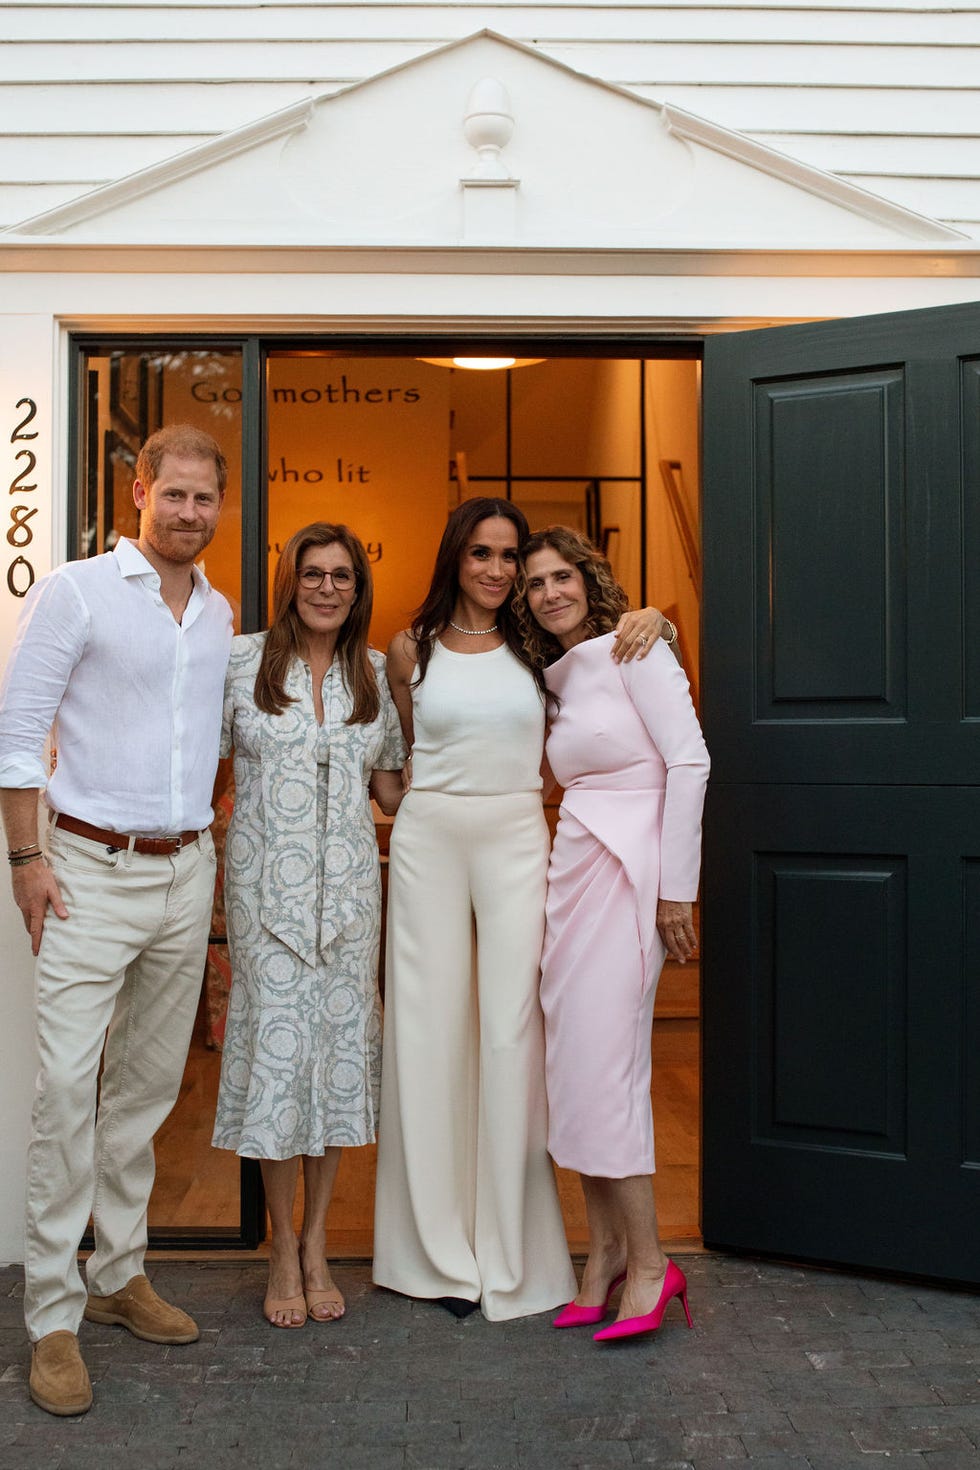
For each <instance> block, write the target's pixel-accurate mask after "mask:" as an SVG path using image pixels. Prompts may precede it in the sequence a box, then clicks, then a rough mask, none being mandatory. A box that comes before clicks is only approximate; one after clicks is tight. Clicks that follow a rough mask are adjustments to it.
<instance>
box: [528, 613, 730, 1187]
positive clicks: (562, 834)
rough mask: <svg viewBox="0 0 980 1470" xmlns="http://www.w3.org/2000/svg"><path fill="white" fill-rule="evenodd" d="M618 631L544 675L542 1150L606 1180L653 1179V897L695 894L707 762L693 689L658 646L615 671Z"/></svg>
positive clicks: (656, 960) (657, 967)
mask: <svg viewBox="0 0 980 1470" xmlns="http://www.w3.org/2000/svg"><path fill="white" fill-rule="evenodd" d="M611 645H612V634H606V635H605V636H604V637H599V638H593V639H590V640H588V641H586V642H585V643H580V644H578V645H576V647H574V648H572V649H571V650H570V651H569V652H568V653H566V654H565V655H564V657H563V658H561V659H559V660H558V662H557V663H554V664H552V665H551V667H550V668H549V669H547V670H546V672H545V678H546V681H547V684H548V688H549V689H550V690H551V691H552V693H554V694H555V695H557V697H558V700H559V701H560V706H559V709H558V711H557V713H556V714H555V716H554V717H553V720H552V724H551V729H550V732H549V735H548V742H547V753H548V760H549V762H550V764H551V768H552V770H553V771H554V773H555V776H556V777H557V779H558V781H559V782H560V783H561V785H562V786H563V787H564V788H565V796H564V800H563V801H562V805H561V812H560V815H559V822H558V831H557V833H556V836H555V843H554V847H553V849H552V855H551V865H550V868H549V872H548V904H547V929H546V934H545V942H544V952H543V956H542V974H541V1004H542V1007H543V1009H544V1016H545V1036H546V1046H547V1053H546V1067H547V1085H548V1108H549V1114H550V1123H549V1136H548V1148H549V1151H550V1153H551V1156H552V1158H553V1159H554V1160H555V1162H556V1163H557V1164H559V1165H561V1166H562V1167H563V1168H567V1169H577V1170H578V1171H579V1172H580V1173H582V1174H590V1175H595V1176H598V1177H600V1178H606V1179H622V1178H628V1177H629V1176H631V1175H635V1174H652V1173H653V1170H654V1152H653V1114H652V1110H651V1106H650V1035H651V1027H652V1025H653V1002H654V996H655V994H656V988H657V981H658V979H659V978H660V971H661V968H662V966H663V962H664V955H665V951H664V946H663V942H662V940H661V938H660V935H659V934H658V932H657V926H656V917H657V900H658V898H665V899H674V900H678V901H686V900H693V899H695V898H696V897H697V891H698V877H699V873H700V859H701V811H702V807H703V805H704V793H705V786H706V783H707V779H708V765H709V763H708V752H707V749H706V748H705V744H704V740H703V738H702V735H701V730H700V727H699V725H698V721H697V716H696V715H695V713H694V707H693V705H692V703H691V695H690V690H689V687H688V682H687V678H686V677H685V674H684V671H683V669H682V668H681V667H680V665H679V664H678V663H677V660H676V659H675V658H674V656H673V654H672V653H671V652H670V650H669V649H668V648H667V647H666V646H665V645H664V644H663V643H658V644H657V645H656V646H655V647H654V648H653V649H652V650H651V652H650V655H649V657H648V658H646V659H643V660H641V661H639V662H637V661H636V660H634V661H633V662H632V663H624V664H617V663H615V662H614V661H613V659H612V658H611V657H610V649H611Z"/></svg>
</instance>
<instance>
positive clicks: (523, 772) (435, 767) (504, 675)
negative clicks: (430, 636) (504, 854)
mask: <svg viewBox="0 0 980 1470" xmlns="http://www.w3.org/2000/svg"><path fill="white" fill-rule="evenodd" d="M412 716H413V720H414V724H415V744H414V746H413V747H412V786H413V787H414V788H417V789H418V790H419V791H443V792H446V793H447V794H448V795H453V796H499V795H502V794H504V793H507V792H516V791H540V790H541V752H542V748H543V746H544V701H543V700H542V697H541V694H540V692H539V690H538V686H537V684H536V683H535V682H534V677H533V675H532V674H531V673H529V672H528V670H527V669H526V668H525V667H524V666H523V664H522V663H520V661H519V660H518V659H516V658H515V657H514V655H513V654H512V653H511V651H510V649H509V648H508V647H507V645H506V644H505V643H504V644H501V646H500V647H499V648H493V649H491V650H490V651H489V652H488V653H453V652H451V651H450V649H448V648H444V647H443V646H442V644H441V643H440V642H439V640H438V638H437V639H436V640H435V641H434V643H433V645H432V657H431V658H430V659H429V666H428V668H427V669H426V672H425V678H424V679H423V680H422V683H421V684H420V685H417V686H413V688H412Z"/></svg>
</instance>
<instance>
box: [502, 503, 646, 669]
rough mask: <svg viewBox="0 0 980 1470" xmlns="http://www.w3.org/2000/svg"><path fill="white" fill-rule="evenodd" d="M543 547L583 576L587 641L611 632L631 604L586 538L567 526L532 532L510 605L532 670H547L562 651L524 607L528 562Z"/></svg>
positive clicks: (609, 568)
mask: <svg viewBox="0 0 980 1470" xmlns="http://www.w3.org/2000/svg"><path fill="white" fill-rule="evenodd" d="M546 546H547V547H550V548H551V550H552V551H557V553H558V555H559V556H560V557H561V558H562V560H563V561H567V562H568V564H569V566H572V567H578V569H579V571H580V572H581V573H582V580H583V582H584V583H585V595H586V599H587V601H588V605H589V613H588V617H587V618H586V620H585V627H586V632H587V634H588V636H589V637H590V638H598V637H599V635H600V634H601V633H611V632H612V630H613V628H615V626H616V624H617V623H618V622H619V620H620V618H621V617H622V615H623V613H624V612H626V610H627V609H628V607H629V605H630V604H629V598H628V597H627V596H626V593H625V592H624V591H623V589H622V587H620V585H619V583H618V582H617V581H616V578H615V577H614V576H613V569H612V567H611V566H610V565H609V562H608V560H607V558H606V557H604V556H603V554H602V552H601V551H600V550H599V549H598V547H596V546H594V545H593V544H592V542H591V541H590V540H589V538H588V537H587V536H583V535H582V534H581V532H579V531H573V530H572V528H571V527H570V526H546V527H545V529H544V530H543V531H535V533H534V535H533V536H529V537H528V539H527V541H525V543H524V545H523V546H522V547H521V566H520V571H519V572H518V574H517V582H516V585H515V587H514V599H513V603H512V608H513V614H514V620H515V622H516V623H517V626H518V628H519V629H520V634H521V640H522V642H523V645H524V658H525V661H526V662H529V663H530V665H531V667H532V668H534V669H545V668H547V666H548V665H549V664H553V663H554V662H555V660H556V659H559V658H561V656H562V654H563V653H564V652H565V650H564V649H563V648H562V646H561V644H560V643H559V642H558V639H557V638H555V637H554V636H553V634H551V633H548V632H546V631H545V629H544V628H542V626H541V624H540V623H539V622H538V620H537V618H535V616H534V615H533V613H532V612H531V610H530V608H529V607H528V605H527V559H528V557H529V556H533V555H534V553H535V552H536V551H543V550H544V549H545V547H546Z"/></svg>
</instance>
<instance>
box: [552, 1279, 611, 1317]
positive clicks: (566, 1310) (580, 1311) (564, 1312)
mask: <svg viewBox="0 0 980 1470" xmlns="http://www.w3.org/2000/svg"><path fill="white" fill-rule="evenodd" d="M625 1280H626V1272H625V1271H620V1273H619V1275H618V1276H617V1277H616V1279H615V1280H614V1281H611V1282H610V1283H609V1290H608V1291H607V1292H606V1300H605V1301H604V1302H603V1304H602V1306H601V1307H580V1306H579V1305H578V1303H577V1302H569V1303H568V1306H567V1307H562V1309H561V1311H560V1312H559V1313H558V1316H557V1317H555V1318H554V1319H553V1321H552V1323H551V1325H552V1327H594V1326H595V1324H596V1323H597V1322H601V1321H602V1319H603V1317H604V1316H605V1315H606V1313H607V1312H608V1311H609V1298H610V1297H611V1296H612V1294H613V1292H614V1291H615V1290H616V1287H617V1286H620V1285H621V1284H622V1283H623V1282H624V1281H625Z"/></svg>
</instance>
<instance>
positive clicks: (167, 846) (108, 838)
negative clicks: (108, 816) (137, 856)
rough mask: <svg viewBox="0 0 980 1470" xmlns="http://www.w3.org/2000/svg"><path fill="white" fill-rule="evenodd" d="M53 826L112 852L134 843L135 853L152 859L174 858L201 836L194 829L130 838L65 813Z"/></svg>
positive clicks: (55, 819) (62, 813)
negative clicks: (97, 843) (96, 843)
mask: <svg viewBox="0 0 980 1470" xmlns="http://www.w3.org/2000/svg"><path fill="white" fill-rule="evenodd" d="M52 826H54V827H61V828H63V829H64V831H65V832H74V833H75V836H76V837H88V838H89V839H90V840H91V841H92V842H101V843H102V844H103V845H104V846H105V847H108V848H109V849H110V850H111V851H112V852H122V851H124V850H127V849H128V848H129V844H130V842H132V844H133V851H134V852H140V853H145V854H149V855H150V856H151V857H173V856H174V854H175V853H178V852H180V850H181V848H182V847H188V846H190V844H191V843H192V842H196V841H197V839H198V838H199V837H200V835H201V834H200V832H198V831H196V830H195V829H194V828H192V829H191V830H190V832H179V833H178V834H177V836H176V837H136V838H130V837H129V835H128V834H127V833H125V832H110V831H109V830H108V829H107V828H104V827H93V826H92V824H91V823H90V822H81V821H79V819H78V817H66V816H65V814H64V812H56V813H55V816H54V820H53V822H52Z"/></svg>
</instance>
